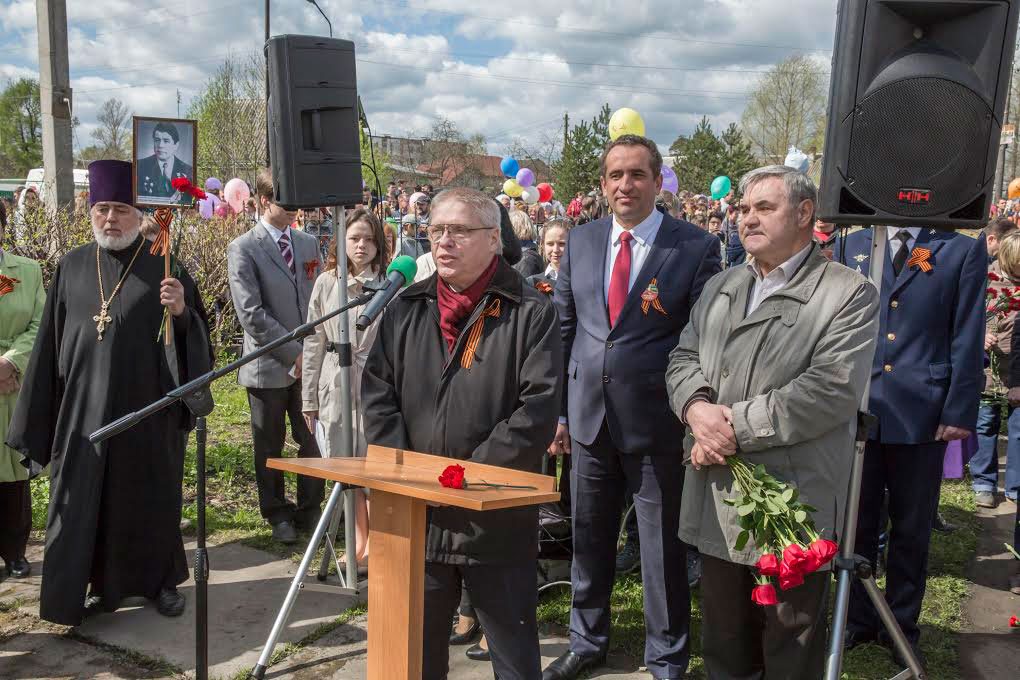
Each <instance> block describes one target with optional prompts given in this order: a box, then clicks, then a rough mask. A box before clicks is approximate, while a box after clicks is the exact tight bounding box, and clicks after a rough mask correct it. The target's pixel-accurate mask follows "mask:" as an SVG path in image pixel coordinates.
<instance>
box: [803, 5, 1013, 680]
mask: <svg viewBox="0 0 1020 680" xmlns="http://www.w3.org/2000/svg"><path fill="white" fill-rule="evenodd" d="M1018 10H1020V1H1018V0H947V1H941V0H841V2H840V5H839V17H838V21H837V25H836V43H835V49H834V51H833V64H832V81H831V90H830V96H829V112H828V120H827V134H826V150H825V156H824V159H823V165H822V178H821V185H820V189H819V207H818V214H819V217H820V219H822V220H824V221H827V222H834V223H836V224H839V225H842V226H844V227H847V226H850V225H861V226H864V227H873V229H872V232H871V233H870V234H865V235H861V236H858V235H852V236H851V239H850V241H851V242H856V243H855V247H856V250H857V251H858V252H857V254H856V256H855V257H854V260H856V262H850V263H847V262H845V261H844V264H850V265H851V266H856V267H858V268H859V267H861V266H862V265H863V266H866V267H867V269H868V275H869V276H870V278H871V280H872V282H873V283H874V284H875V286H876V287H877V288H878V289H879V290H880V291H882V292H883V298H882V302H883V305H882V306H883V309H884V310H887V311H883V312H882V323H881V328H880V332H879V336H878V343H879V349H878V351H879V352H888V353H887V354H885V355H884V356H886V357H889V356H901V357H904V361H905V362H906V365H896V366H894V365H893V364H894V363H896V361H890V362H888V363H887V362H885V361H880V362H879V363H880V367H879V368H878V369H877V370H878V372H877V373H876V372H874V371H873V373H872V375H873V376H875V375H878V376H882V377H880V378H878V380H885V381H888V380H889V379H891V376H892V374H893V372H894V371H897V370H899V371H907V373H908V374H909V373H910V372H911V371H912V370H917V366H920V365H921V363H922V362H923V363H925V365H924V369H925V372H926V373H927V372H929V371H930V372H931V382H932V383H934V384H935V385H936V386H937V387H936V388H935V389H938V388H939V386H941V387H942V389H946V388H945V385H946V384H950V383H951V382H952V381H953V380H954V378H953V376H952V373H953V366H952V363H953V362H957V359H961V360H960V361H959V362H957V363H958V364H959V365H958V366H957V368H968V366H966V365H965V364H966V363H967V362H968V361H969V356H970V353H969V352H967V357H958V356H957V354H958V353H959V352H957V351H956V350H952V351H949V350H947V351H946V354H947V356H952V358H953V362H950V363H937V362H938V361H939V360H938V359H937V358H935V357H933V356H927V355H925V351H927V352H928V354H932V353H933V352H934V351H935V350H934V349H933V348H935V347H937V348H939V351H942V349H943V346H944V345H945V344H947V343H946V339H945V338H937V337H930V340H926V343H927V344H928V345H929V347H928V348H927V350H923V349H921V350H917V351H916V354H917V356H914V358H913V363H914V364H917V366H913V365H911V362H910V361H909V360H908V359H906V358H905V357H906V354H899V355H897V352H904V351H905V350H902V349H900V347H902V346H904V344H905V343H909V342H910V338H911V337H915V338H916V337H917V336H918V334H919V333H918V331H919V330H920V333H921V334H924V335H925V337H926V338H927V335H926V334H927V330H926V329H927V328H928V327H922V328H920V329H919V328H918V326H923V324H914V326H915V327H914V329H913V332H901V331H907V327H906V326H897V324H899V323H902V322H903V321H905V320H906V319H908V318H910V317H905V316H904V315H905V314H907V312H908V307H909V306H911V305H913V306H914V307H916V309H914V310H913V311H911V312H910V313H911V314H914V315H916V314H918V313H919V312H920V313H921V314H927V317H926V318H929V317H930V318H929V320H930V319H931V318H936V317H938V315H939V314H949V311H947V307H948V306H949V305H950V302H943V303H942V304H941V305H939V302H938V301H939V292H938V291H937V290H936V288H937V284H936V283H935V280H936V279H937V278H940V277H935V278H932V279H931V281H926V280H925V279H921V278H920V277H922V276H927V275H928V274H929V273H930V272H931V271H932V270H933V268H935V267H941V268H942V272H940V275H943V273H944V272H947V271H948V272H957V269H958V273H959V274H961V275H963V276H961V277H960V280H958V281H955V282H954V285H955V286H957V288H954V290H953V291H952V292H953V293H954V296H953V298H950V300H955V299H956V298H957V297H959V298H967V299H966V300H964V303H965V304H964V305H963V306H964V307H965V308H966V310H968V311H969V312H976V313H978V314H979V315H980V316H981V317H982V318H980V319H977V322H978V325H980V327H976V328H974V330H975V331H977V333H975V339H977V335H978V334H980V332H981V330H982V329H983V324H981V322H982V321H983V305H982V302H981V298H980V296H981V293H982V291H983V290H984V275H985V272H984V268H985V266H986V265H987V260H985V259H984V257H980V258H979V259H980V260H981V261H980V262H977V261H974V260H975V257H976V256H974V253H977V254H978V255H983V254H984V252H985V251H984V248H983V247H982V244H980V243H979V244H975V245H974V247H969V248H968V247H967V246H966V244H962V243H957V244H956V245H954V246H953V247H949V246H950V244H948V243H939V242H938V241H940V240H943V238H942V237H939V236H936V235H935V233H934V232H933V230H941V231H953V230H956V229H960V228H965V227H980V226H982V225H983V224H984V222H985V220H986V219H987V217H988V213H989V208H990V206H991V204H992V193H993V188H994V187H993V184H994V180H995V174H996V155H997V151H998V142H999V136H1000V132H1001V129H1002V125H1003V112H1004V110H1005V106H1006V98H1007V96H1008V92H1009V77H1010V69H1011V66H1012V60H1013V54H1014V49H1015V41H1016V32H1017V17H1018ZM887 225H893V226H896V227H906V228H908V229H909V228H915V229H914V231H913V232H909V233H911V234H913V237H912V238H911V239H909V240H908V239H903V241H902V243H898V244H895V245H899V248H900V250H901V251H903V255H907V254H909V260H907V261H906V262H898V261H897V259H891V260H888V261H887V259H888V255H887V252H888V248H889V247H890V240H889V239H888V236H887V232H886V227H887ZM916 228H921V231H918V230H917V229H916ZM945 238H952V235H949V236H947V237H945ZM957 238H958V239H964V240H966V239H967V237H964V236H960V237H957ZM910 241H913V243H914V245H913V249H912V250H909V251H908V250H907V248H908V243H909V242H910ZM851 242H847V244H846V247H841V250H842V258H843V259H844V260H845V259H846V256H847V250H848V249H849V248H850V246H851ZM940 248H941V251H940V250H939V249H940ZM950 251H956V254H952V255H951V254H950ZM959 251H963V252H964V255H963V256H960V255H959ZM897 252H900V251H897ZM968 253H969V254H968ZM961 262H962V264H961ZM911 263H913V265H914V269H916V270H917V271H916V272H911ZM954 267H955V268H956V269H954ZM890 270H893V271H892V272H890ZM897 270H899V271H898V272H897ZM972 270H973V271H972ZM893 272H895V273H893ZM899 272H902V273H903V275H902V276H898V275H897V274H899ZM918 272H924V273H918ZM890 274H891V275H890ZM911 276H913V277H914V278H913V279H912V281H913V282H919V285H918V290H917V291H916V292H911V289H908V288H907V284H908V279H910V277H911ZM963 278H967V279H968V281H966V282H964V281H963V280H962V279H963ZM972 278H973V279H975V280H973V281H971V280H970V279H972ZM975 285H976V286H977V289H975ZM926 286H927V287H926ZM949 287H950V286H949V285H948V284H947V285H946V288H947V289H948V288H949ZM965 287H966V290H967V292H966V293H965V292H964V288H965ZM972 289H973V290H972ZM944 292H949V291H948V290H947V291H944ZM971 293H973V295H972V294H971ZM908 294H911V295H913V298H910V301H909V302H908V298H907V295H908ZM920 297H926V298H927V299H924V300H916V299H914V298H920ZM970 297H974V298H975V299H974V300H973V304H972V305H971V304H969V302H967V300H969V299H970ZM901 298H902V299H901ZM971 307H973V309H971ZM924 309H927V310H928V311H927V312H924ZM936 310H937V311H936ZM958 312H959V310H957V312H954V313H958ZM971 316H972V315H971ZM961 324H962V322H960V323H958V324H956V325H957V326H959V325H961ZM974 325H975V324H973V323H968V324H967V330H966V331H964V330H962V329H961V328H957V327H954V328H953V331H952V333H953V334H954V339H955V338H956V337H957V336H962V335H963V334H964V332H966V333H970V330H971V329H970V327H971V326H974ZM898 336H899V337H898ZM897 342H899V345H896V346H895V348H892V345H893V344H894V343H897ZM974 349H975V358H977V357H979V356H980V340H978V341H977V346H975V348H974ZM942 361H945V359H943V360H942ZM973 363H975V366H974V373H975V374H978V375H979V374H980V373H981V368H980V362H979V361H975V362H973ZM936 368H938V369H939V370H940V371H941V370H942V369H945V370H946V372H945V373H944V374H942V373H938V372H936V370H935V369H936ZM897 375H898V374H897ZM887 376H889V377H887ZM940 381H941V382H940ZM927 383H928V380H926V379H925V378H917V379H916V380H915V387H914V389H924V390H927V389H928V387H927ZM891 385H892V383H886V382H883V384H882V385H881V386H880V387H881V388H882V389H883V390H884V391H883V396H884V398H885V399H886V400H888V399H889V398H890V397H889V394H887V393H888V392H889V390H890V386H891ZM870 391H871V390H870V386H869V389H868V391H867V392H865V397H864V399H863V403H862V405H861V420H860V422H861V424H860V426H859V428H858V444H857V447H856V451H855V453H854V457H853V463H852V468H851V476H850V484H849V489H848V496H847V504H846V517H845V521H844V526H843V531H842V532H841V534H840V544H841V545H840V555H839V557H838V558H837V559H836V560H834V562H833V564H834V567H835V573H836V575H837V579H838V580H837V591H836V602H835V607H834V611H833V618H832V634H831V635H832V636H831V639H830V646H829V652H828V657H827V665H826V673H825V678H826V680H838V679H839V678H840V677H841V674H842V662H843V651H844V642H845V638H846V633H847V615H848V609H849V607H848V603H849V598H850V589H851V582H852V581H853V580H856V582H857V583H859V584H860V585H861V586H862V592H863V593H864V595H862V597H864V596H866V597H867V599H868V600H870V602H871V604H872V605H873V606H874V610H875V611H874V613H875V614H876V615H877V621H876V622H875V623H876V625H879V626H881V627H882V628H884V631H882V634H884V635H887V636H888V638H889V639H890V640H891V642H892V645H893V647H894V648H895V652H896V654H897V658H898V659H899V660H901V661H902V662H903V665H905V666H907V668H906V670H904V671H903V672H901V673H899V674H898V675H897V676H896V680H905V679H907V678H917V679H918V680H921V679H922V678H925V677H926V675H925V670H924V668H923V667H922V664H921V661H920V659H919V658H918V655H917V654H916V653H915V649H914V648H913V647H912V645H911V641H910V640H908V639H907V637H906V636H905V635H904V632H903V630H902V628H901V627H900V624H899V623H898V622H897V618H896V616H894V614H893V611H892V610H891V608H890V607H889V604H888V603H887V602H886V598H885V595H884V593H883V592H882V591H881V590H880V589H879V588H878V585H877V584H876V582H875V578H874V573H873V565H872V564H871V563H870V561H869V560H868V559H865V558H863V557H861V556H860V555H856V554H854V546H855V542H856V539H857V528H858V527H857V520H858V511H859V508H860V502H861V482H862V477H863V468H864V457H865V444H866V442H867V441H868V439H869V434H870V433H869V430H870V429H871V426H872V424H873V423H874V422H875V420H876V419H875V418H874V416H871V415H870V414H868V406H869V403H868V402H869V393H870ZM962 391H964V392H966V391H967V390H962ZM975 392H976V390H975ZM978 396H979V395H978V394H977V393H975V394H974V395H973V397H974V403H975V404H976V403H977V399H978ZM943 398H944V399H945V400H948V399H950V398H952V394H951V393H947V394H944V395H943ZM957 398H959V397H957ZM906 401H912V400H911V399H909V398H907V399H906ZM916 401H918V402H921V401H926V400H923V399H917V400H916ZM927 401H932V400H931V399H928V400H927ZM926 406H930V404H926ZM915 407H916V408H919V409H920V408H921V407H920V406H918V405H917V404H902V405H901V408H902V409H903V410H904V411H911V410H912V409H914V408H915ZM932 417H933V418H934V419H936V420H937V422H935V423H934V424H932V427H933V428H935V427H936V426H937V425H939V424H940V423H942V422H943V421H942V417H941V416H940V415H935V416H932ZM910 418H911V415H910V414H909V413H904V414H900V419H910ZM945 424H949V425H961V424H963V423H953V422H949V423H945ZM907 425H909V423H908V424H907ZM907 425H905V426H904V427H906V426H907ZM914 425H915V426H916V425H917V423H914ZM925 427H927V423H926V424H925ZM919 429H920V428H919ZM880 434H882V433H880ZM897 436H899V435H896V434H890V433H889V432H885V433H884V434H883V437H892V439H890V441H915V439H917V436H918V435H917V433H908V434H902V436H901V438H900V439H897V438H896V437H897ZM924 436H925V437H926V438H925V439H921V440H918V441H930V440H931V438H933V437H934V436H935V431H934V429H933V431H932V432H931V433H925V435H924ZM904 448H905V447H904ZM917 448H922V446H919V447H917ZM874 455H884V448H883V452H879V453H876V454H874ZM935 462H937V463H938V467H939V470H938V472H939V474H941V457H939V458H938V460H937V461H935ZM929 467H932V466H930V465H929V466H926V469H927V468H929ZM922 483H923V484H930V483H932V482H931V480H929V481H925V482H922ZM869 488H870V487H869ZM936 491H937V489H936ZM872 509H873V508H869V510H872ZM933 510H934V508H933ZM922 512H927V509H923V510H922ZM900 532H901V534H902V533H909V530H905V529H904V528H903V527H901V528H900ZM925 540H927V537H925ZM921 568H922V569H923V566H922V567H921ZM898 578H901V579H904V578H906V576H904V575H902V574H901V575H899V576H898ZM907 617H908V618H909V615H907ZM875 632H877V631H875ZM915 632H916V631H915Z"/></svg>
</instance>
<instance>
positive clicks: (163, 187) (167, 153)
mask: <svg viewBox="0 0 1020 680" xmlns="http://www.w3.org/2000/svg"><path fill="white" fill-rule="evenodd" d="M139 131H140V130H139ZM180 141H181V133H180V131H179V130H178V129H177V126H176V125H174V124H173V123H168V122H166V121H160V122H158V123H156V125H155V127H153V129H152V151H153V153H152V155H151V156H148V157H146V158H139V159H137V162H136V167H137V168H138V169H137V173H138V178H137V191H138V196H139V197H144V198H163V199H171V200H170V201H168V202H169V203H175V202H176V201H177V200H178V199H179V198H180V197H179V196H177V198H175V195H176V194H177V191H176V190H175V189H174V188H173V187H172V186H171V184H170V182H171V181H173V180H175V179H177V178H179V177H182V178H185V179H188V180H191V179H193V178H192V175H193V174H194V173H193V170H192V167H191V166H190V165H188V164H187V163H185V162H184V161H182V160H181V159H180V158H179V157H178V156H177V147H178V146H179V145H180ZM186 150H187V149H185V151H186ZM160 202H162V201H160Z"/></svg>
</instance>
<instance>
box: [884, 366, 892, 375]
mask: <svg viewBox="0 0 1020 680" xmlns="http://www.w3.org/2000/svg"><path fill="white" fill-rule="evenodd" d="M885 372H886V373H892V364H886V365H885Z"/></svg>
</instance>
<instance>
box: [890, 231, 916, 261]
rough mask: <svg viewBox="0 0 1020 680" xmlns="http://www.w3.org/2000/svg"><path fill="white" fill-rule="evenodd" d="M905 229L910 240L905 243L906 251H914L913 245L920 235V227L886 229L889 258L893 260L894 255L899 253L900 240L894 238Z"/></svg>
mask: <svg viewBox="0 0 1020 680" xmlns="http://www.w3.org/2000/svg"><path fill="white" fill-rule="evenodd" d="M904 229H906V230H907V231H909V232H910V239H909V240H908V241H907V248H908V251H907V252H909V251H911V250H913V249H914V244H915V243H917V237H918V235H919V234H920V233H921V227H886V228H885V236H886V238H887V239H889V257H890V258H891V259H893V260H895V259H896V253H898V252H899V251H900V244H901V242H900V240H899V239H898V238H896V236H897V235H898V234H899V233H900V232H901V231H903V230H904Z"/></svg>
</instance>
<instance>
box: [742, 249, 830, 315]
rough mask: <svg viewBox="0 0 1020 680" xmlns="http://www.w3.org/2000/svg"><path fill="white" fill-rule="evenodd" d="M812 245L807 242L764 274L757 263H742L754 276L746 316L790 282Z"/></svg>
mask: <svg viewBox="0 0 1020 680" xmlns="http://www.w3.org/2000/svg"><path fill="white" fill-rule="evenodd" d="M813 245H814V244H813V243H809V244H808V245H806V246H804V248H803V249H801V250H800V251H799V252H798V253H797V254H796V255H794V256H793V257H791V258H790V259H789V260H787V261H786V262H784V263H783V264H781V265H779V266H778V267H776V268H775V269H773V270H772V271H770V272H769V273H768V274H767V275H766V276H762V275H761V271H760V270H759V269H758V264H757V263H753V262H748V263H747V264H745V265H744V266H745V267H747V270H748V271H749V272H751V275H752V276H754V286H753V287H752V288H751V299H750V300H749V301H748V303H747V316H751V313H752V312H754V310H756V309H758V307H759V306H760V305H761V303H762V302H764V301H765V299H766V298H768V297H769V296H770V295H775V294H776V293H778V292H779V291H781V290H782V289H783V288H785V287H786V284H788V283H790V279H791V278H793V275H794V274H795V273H796V272H797V269H798V268H799V267H800V265H801V263H802V262H804V260H805V259H806V258H807V256H808V253H810V252H811V247H812V246H813Z"/></svg>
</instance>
